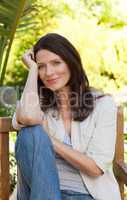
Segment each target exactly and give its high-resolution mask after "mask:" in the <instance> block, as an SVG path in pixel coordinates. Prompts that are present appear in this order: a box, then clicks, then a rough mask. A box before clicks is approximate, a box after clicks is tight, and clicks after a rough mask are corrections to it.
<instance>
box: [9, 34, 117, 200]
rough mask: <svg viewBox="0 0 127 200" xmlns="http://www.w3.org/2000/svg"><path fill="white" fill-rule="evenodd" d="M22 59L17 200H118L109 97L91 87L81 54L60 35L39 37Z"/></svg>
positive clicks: (15, 124)
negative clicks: (23, 79)
mask: <svg viewBox="0 0 127 200" xmlns="http://www.w3.org/2000/svg"><path fill="white" fill-rule="evenodd" d="M23 62H24V63H25V65H26V66H27V67H28V68H29V74H28V78H27V82H26V85H25V88H24V91H23V94H22V97H21V100H20V102H19V104H18V106H17V109H16V113H15V114H14V116H13V127H14V128H15V129H17V130H19V135H18V138H17V142H16V149H15V153H16V159H17V164H18V172H19V173H18V192H17V199H21V200H28V199H30V200H42V199H44V200H93V199H94V200H107V199H109V200H120V199H121V198H120V193H119V188H118V185H117V182H116V180H115V178H114V175H113V171H112V161H113V158H114V151H115V138H116V115H117V109H116V105H115V104H114V101H113V99H112V97H111V96H108V95H107V96H106V95H105V96H104V95H101V94H99V93H98V92H96V91H94V90H92V89H91V88H90V86H89V82H88V78H87V76H86V73H85V72H84V70H83V67H82V63H81V59H80V56H79V53H78V52H77V50H76V49H75V48H74V46H73V45H72V44H71V43H70V42H69V41H68V40H67V39H66V38H64V37H63V36H61V35H58V34H55V33H50V34H47V35H45V36H43V37H42V38H41V39H40V40H39V41H38V42H37V43H36V44H35V45H34V47H33V50H28V51H27V53H25V54H24V56H23Z"/></svg>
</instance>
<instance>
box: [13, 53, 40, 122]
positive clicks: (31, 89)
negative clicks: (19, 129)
mask: <svg viewBox="0 0 127 200" xmlns="http://www.w3.org/2000/svg"><path fill="white" fill-rule="evenodd" d="M31 53H32V52H31V50H28V51H27V53H25V54H24V56H23V62H24V64H25V65H26V66H27V67H28V68H29V74H28V78H27V81H26V85H25V88H24V91H23V94H22V96H21V100H20V102H19V104H18V106H17V108H16V120H17V122H20V123H21V124H26V125H34V124H41V123H42V115H43V112H42V111H41V108H40V104H39V97H38V92H37V78H38V67H37V64H36V63H35V61H33V60H32V58H31Z"/></svg>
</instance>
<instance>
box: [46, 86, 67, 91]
mask: <svg viewBox="0 0 127 200" xmlns="http://www.w3.org/2000/svg"><path fill="white" fill-rule="evenodd" d="M48 88H49V89H50V90H52V91H53V92H57V91H60V90H61V89H62V88H64V86H61V87H60V86H54V87H48Z"/></svg>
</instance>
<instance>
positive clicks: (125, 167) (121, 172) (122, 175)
mask: <svg viewBox="0 0 127 200" xmlns="http://www.w3.org/2000/svg"><path fill="white" fill-rule="evenodd" d="M115 172H116V175H117V177H118V179H119V180H120V181H122V182H123V183H124V184H125V185H127V163H124V162H123V161H117V162H116V163H115Z"/></svg>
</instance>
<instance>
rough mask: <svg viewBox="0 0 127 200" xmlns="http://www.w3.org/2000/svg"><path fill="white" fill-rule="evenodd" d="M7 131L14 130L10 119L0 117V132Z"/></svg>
mask: <svg viewBox="0 0 127 200" xmlns="http://www.w3.org/2000/svg"><path fill="white" fill-rule="evenodd" d="M9 131H14V129H13V127H12V119H11V118H10V117H0V132H1V133H4V132H5V133H7V132H9Z"/></svg>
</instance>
